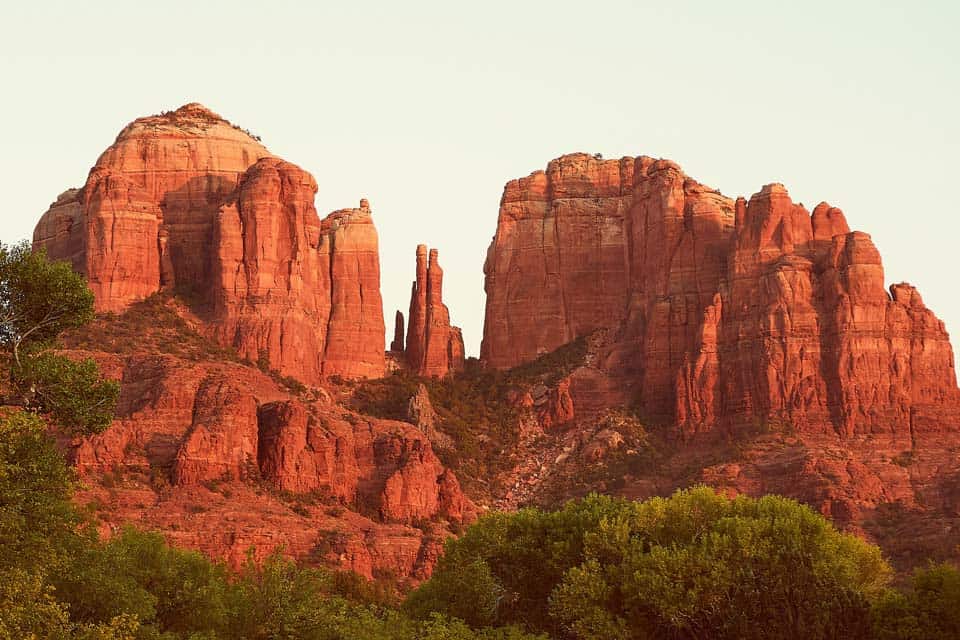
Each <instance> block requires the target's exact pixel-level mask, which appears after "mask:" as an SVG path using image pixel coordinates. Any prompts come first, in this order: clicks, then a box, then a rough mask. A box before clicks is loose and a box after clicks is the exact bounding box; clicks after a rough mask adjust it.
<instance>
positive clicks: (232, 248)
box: [34, 104, 384, 383]
mask: <svg viewBox="0 0 960 640" xmlns="http://www.w3.org/2000/svg"><path fill="white" fill-rule="evenodd" d="M316 191H317V185H316V182H315V181H314V179H313V177H312V176H310V174H308V173H307V172H305V171H303V170H302V169H300V168H299V167H297V166H295V165H293V164H290V163H288V162H284V161H282V160H280V159H278V158H276V157H273V156H271V155H270V153H269V152H268V151H267V149H266V148H265V147H263V146H262V145H261V144H260V143H259V142H258V141H257V140H255V139H254V138H253V137H251V136H250V135H249V134H248V133H247V132H245V131H242V130H240V129H238V128H237V127H235V126H233V125H231V124H230V123H228V122H227V121H226V120H224V119H222V118H221V117H220V116H218V115H217V114H215V113H213V112H211V111H209V110H207V109H206V108H204V107H202V106H200V105H197V104H190V105H186V106H184V107H181V108H180V109H178V110H176V111H174V112H171V113H167V114H164V115H161V116H151V117H147V118H140V119H138V120H136V121H134V122H133V123H131V124H130V125H128V126H127V127H126V128H125V129H124V130H123V131H121V133H120V135H119V136H118V137H117V140H116V142H115V143H114V144H113V145H112V146H111V147H110V148H108V149H107V150H106V151H105V152H104V153H103V154H102V155H101V156H100V158H99V159H98V160H97V163H96V165H95V166H94V168H93V169H92V170H91V171H90V175H89V177H88V179H87V183H86V184H85V185H84V186H83V187H82V188H81V189H78V190H71V191H68V192H66V193H64V194H63V195H61V196H60V198H58V200H57V202H55V203H54V204H53V205H52V206H51V208H50V209H49V210H48V211H47V212H46V213H45V214H44V215H43V217H42V218H41V220H40V222H39V223H38V224H37V227H36V230H35V231H34V246H37V247H44V248H46V250H47V252H48V254H49V255H50V256H51V257H53V258H57V259H67V260H70V261H71V262H72V263H73V265H74V267H75V268H76V269H77V270H78V271H80V272H81V273H83V274H84V275H86V277H87V279H88V282H89V283H90V287H91V289H92V290H93V292H94V295H95V298H96V305H97V309H98V310H100V311H115V312H119V311H123V310H124V309H126V308H127V307H128V306H129V305H130V304H131V303H133V302H136V301H138V300H141V299H143V298H145V297H147V296H149V295H151V294H153V293H156V292H157V291H160V290H161V289H175V290H178V291H186V292H188V293H189V294H190V297H191V298H192V299H194V300H199V301H200V303H201V305H202V306H203V312H204V314H205V315H206V316H207V318H206V319H207V320H208V321H209V324H210V328H211V331H212V333H213V335H214V336H215V337H216V338H217V339H219V340H220V341H221V342H222V343H223V344H226V345H230V346H234V347H236V348H237V349H238V350H239V351H240V353H241V354H243V355H244V356H245V357H247V358H249V359H250V360H253V361H260V362H263V361H264V358H265V359H266V362H267V363H269V366H270V367H271V368H274V369H276V370H278V371H280V372H281V373H283V374H284V375H289V376H293V377H296V378H299V379H301V380H304V381H305V382H311V383H313V382H317V381H319V380H320V379H321V378H322V377H323V376H329V375H342V376H347V377H360V376H378V375H381V374H382V372H383V370H384V357H383V312H382V308H381V304H380V267H379V257H378V248H377V234H376V230H375V229H374V227H373V223H372V220H371V218H370V210H369V206H366V205H363V204H362V205H361V207H360V208H359V209H351V210H343V211H338V212H335V213H333V214H330V216H328V217H327V218H326V219H325V220H324V221H323V222H321V221H320V220H319V218H318V216H317V212H316V209H315V208H314V205H313V198H314V195H315V193H316Z"/></svg>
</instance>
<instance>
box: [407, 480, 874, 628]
mask: <svg viewBox="0 0 960 640" xmlns="http://www.w3.org/2000/svg"><path fill="white" fill-rule="evenodd" d="M487 572H488V573H487ZM890 575H891V571H890V568H889V567H888V566H887V564H886V563H885V562H884V560H883V559H882V557H881V555H880V552H879V550H878V549H877V548H876V547H875V546H872V545H870V544H867V543H866V542H864V541H862V540H860V539H859V538H856V537H854V536H851V535H846V534H841V533H839V532H838V531H836V529H834V528H833V526H832V525H830V523H828V522H827V521H826V520H825V519H824V518H823V517H822V516H820V515H818V514H816V513H814V512H813V511H811V510H810V509H809V508H807V507H804V506H801V505H799V504H798V503H796V502H793V501H791V500H787V499H784V498H779V497H773V496H771V497H765V498H761V499H751V498H745V497H740V498H736V499H728V498H725V497H723V496H721V495H718V494H716V493H714V492H713V491H712V490H710V489H706V488H699V489H693V490H689V491H680V492H677V493H676V494H674V495H673V496H672V497H671V498H667V499H664V498H654V499H651V500H648V501H646V502H642V503H636V502H630V501H627V500H621V499H614V498H609V497H603V496H591V497H588V498H586V499H584V500H581V501H571V502H570V503H568V504H567V505H566V506H565V507H564V508H563V509H561V510H560V511H557V512H552V513H547V512H542V511H539V510H535V509H526V510H523V511H521V512H518V513H516V514H512V515H504V514H494V515H490V516H487V517H484V518H482V519H481V520H480V521H479V522H478V523H477V524H476V525H474V527H472V528H471V529H470V530H468V532H467V534H466V535H465V536H464V537H463V538H461V539H460V540H456V541H451V542H449V543H448V545H447V549H446V553H445V555H444V557H443V558H442V559H441V561H440V564H439V565H438V567H437V570H436V572H435V574H434V576H433V577H432V578H431V579H430V581H428V582H427V583H426V584H425V585H423V586H422V587H421V588H420V589H419V590H418V591H416V592H414V594H412V595H411V597H410V599H409V600H408V603H407V605H406V607H407V610H408V611H410V612H411V613H413V614H416V615H419V616H423V615H425V614H426V613H427V612H431V611H436V612H440V613H445V614H449V615H457V613H462V612H463V611H462V606H463V603H462V601H461V598H462V595H461V594H462V593H463V592H464V591H467V592H468V593H473V594H474V595H473V596H472V597H473V598H474V599H476V600H477V601H478V602H488V601H491V602H496V603H497V604H496V606H495V610H494V611H493V613H492V614H489V615H485V617H483V618H473V619H472V620H473V621H474V622H478V623H490V622H494V623H496V624H521V625H523V626H525V627H527V628H529V629H532V630H535V631H543V632H548V633H551V634H552V635H558V636H563V637H573V638H584V639H586V638H591V639H592V638H596V639H600V638H636V637H663V638H697V637H710V638H773V637H789V638H835V637H844V638H868V637H869V636H870V632H871V630H870V618H869V614H870V605H871V603H872V602H874V601H875V600H877V599H878V598H880V597H881V596H882V595H883V594H884V593H885V591H884V587H885V584H886V583H887V581H888V580H889V578H890ZM466 578H469V580H468V581H467V583H468V584H467V585H462V584H461V582H462V581H463V580H464V579H466ZM435 585H440V587H437V586H435ZM470 585H472V586H470ZM468 586H469V587H470V589H472V591H469V590H468ZM450 587H454V588H450Z"/></svg>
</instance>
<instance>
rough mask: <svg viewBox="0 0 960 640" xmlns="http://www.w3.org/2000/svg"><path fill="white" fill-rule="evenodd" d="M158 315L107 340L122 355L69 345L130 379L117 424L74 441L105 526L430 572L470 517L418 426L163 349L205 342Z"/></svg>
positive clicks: (219, 548) (363, 567) (217, 545)
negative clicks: (127, 335)
mask: <svg viewBox="0 0 960 640" xmlns="http://www.w3.org/2000/svg"><path fill="white" fill-rule="evenodd" d="M163 318H164V316H162V315H161V316H158V317H157V319H156V321H155V322H153V323H150V324H149V325H148V328H147V334H148V335H146V336H144V339H143V340H141V341H137V342H135V343H133V344H131V343H129V342H127V341H120V342H116V343H110V344H107V345H104V347H109V348H111V349H115V348H116V349H118V351H116V352H106V351H91V350H88V349H77V348H75V349H74V350H72V351H67V352H66V354H67V355H70V356H71V357H77V358H85V357H93V358H95V359H96V360H97V362H98V363H99V365H100V368H101V371H103V373H104V375H106V376H108V377H111V378H117V379H120V380H121V381H122V385H121V393H120V399H119V404H118V407H117V414H116V419H115V420H114V423H113V425H112V426H111V427H110V428H109V429H107V430H106V431H105V432H103V433H102V434H98V435H95V436H92V437H89V438H84V439H80V440H76V441H73V442H72V443H70V446H71V451H72V454H71V457H72V459H73V462H74V464H75V465H76V467H77V470H78V472H79V473H80V475H81V476H82V477H83V478H84V485H85V486H84V489H83V491H82V492H81V494H80V499H81V500H93V501H96V502H97V503H99V504H101V508H100V511H99V512H98V516H99V517H101V518H103V519H104V524H105V525H106V524H110V525H111V526H112V525H119V524H120V523H122V522H128V521H134V522H139V523H141V524H142V525H145V526H149V527H151V528H158V529H160V530H161V531H163V532H164V533H165V534H166V535H167V536H168V537H169V538H170V539H171V540H172V541H174V542H176V543H178V544H183V545H186V546H190V547H194V548H198V549H201V550H203V551H204V552H206V553H208V554H210V555H212V556H214V557H222V558H225V559H227V560H228V561H229V562H231V563H232V564H234V565H239V564H241V563H242V562H243V560H244V558H245V555H246V553H247V550H248V548H249V547H250V546H255V547H256V554H257V557H258V558H262V557H265V556H266V555H268V554H269V553H271V552H272V551H273V550H274V549H275V548H277V547H278V546H283V547H284V551H285V553H287V554H291V555H294V556H296V557H298V558H299V559H302V560H305V561H308V562H317V561H319V560H322V561H323V562H324V563H328V564H332V565H334V566H338V567H340V568H343V569H352V570H355V571H358V572H360V573H362V574H364V575H366V576H372V575H374V574H375V573H380V572H383V573H392V574H395V575H397V576H398V577H401V578H408V577H409V578H412V579H422V578H423V577H425V576H427V575H429V572H430V570H431V568H432V566H433V563H434V562H435V561H436V558H437V555H438V554H437V549H436V548H434V547H435V546H436V545H437V544H441V543H442V540H443V538H444V537H445V536H447V535H450V533H449V526H450V524H451V523H456V524H457V526H459V524H460V523H468V522H470V521H472V520H473V519H474V518H475V517H476V513H477V509H476V507H475V506H474V505H473V503H472V502H471V501H470V500H469V499H468V498H466V496H465V495H464V494H463V492H462V491H461V489H460V484H459V482H458V480H457V478H456V476H454V474H453V473H452V472H450V471H449V470H448V469H446V468H445V467H444V466H443V465H442V464H441V462H440V461H439V460H438V459H437V456H436V455H435V454H434V452H433V448H432V446H431V444H430V441H429V438H428V436H427V434H426V433H425V432H424V431H422V430H420V429H419V428H418V427H416V426H414V425H411V424H407V423H404V422H397V421H392V420H381V419H376V418H371V417H368V416H363V415H359V414H356V413H353V412H351V411H348V410H346V409H344V408H343V407H341V406H340V405H337V404H335V403H333V401H332V400H330V399H329V398H328V397H326V396H325V395H321V396H320V397H319V398H318V399H317V400H312V401H308V400H306V399H305V397H304V396H301V397H300V398H296V397H293V395H292V394H291V393H290V392H289V391H288V390H286V389H284V388H283V387H281V386H279V385H278V384H277V382H276V381H274V380H273V379H272V378H271V377H270V376H268V375H266V374H264V373H262V372H261V371H259V370H258V369H256V368H254V367H252V366H249V365H243V364H240V363H237V362H235V361H232V360H230V359H216V358H215V357H211V356H209V355H207V356H206V357H200V354H199V353H194V352H189V353H184V354H183V355H174V354H173V353H166V352H164V349H163V348H161V349H158V348H157V346H158V345H169V350H170V351H174V352H176V351H178V349H179V347H180V345H181V344H185V343H187V342H190V343H191V344H194V345H196V344H198V343H201V344H202V340H201V339H200V338H199V336H196V335H193V336H192V337H190V336H187V335H185V334H184V335H181V334H178V333H176V332H177V331H182V330H183V329H182V328H176V327H175V326H174V325H173V324H172V323H170V322H169V320H164V319H163ZM96 322H98V323H101V322H116V323H117V325H118V326H125V325H126V323H129V322H130V320H126V319H124V318H123V317H119V318H117V319H115V320H111V319H98V320H97V321H96ZM94 335H96V333H94ZM177 336H180V339H179V340H177V339H176V337H177ZM70 340H76V339H75V338H68V342H69V341H70ZM82 343H83V344H94V345H95V344H97V343H98V341H97V340H96V339H95V338H94V339H90V338H87V339H84V340H82ZM264 489H268V490H267V491H264ZM413 525H416V528H415V527H413ZM318 550H319V551H318ZM321 551H322V553H321Z"/></svg>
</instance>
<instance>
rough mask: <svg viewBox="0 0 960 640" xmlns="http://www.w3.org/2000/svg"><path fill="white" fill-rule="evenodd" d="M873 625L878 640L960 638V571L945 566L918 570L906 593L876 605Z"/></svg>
mask: <svg viewBox="0 0 960 640" xmlns="http://www.w3.org/2000/svg"><path fill="white" fill-rule="evenodd" d="M873 625H874V633H875V636H876V638H877V640H946V639H947V638H960V571H958V570H957V569H956V568H955V567H952V566H950V565H948V564H935V565H931V566H929V567H927V568H926V569H918V570H917V571H916V572H915V573H914V574H913V580H912V581H911V585H910V589H909V590H907V591H906V592H905V593H899V592H896V591H891V592H889V593H887V594H886V595H885V597H883V598H881V599H880V600H879V601H878V602H877V603H876V605H875V606H874V609H873Z"/></svg>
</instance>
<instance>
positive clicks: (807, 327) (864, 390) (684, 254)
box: [481, 154, 960, 436]
mask: <svg viewBox="0 0 960 640" xmlns="http://www.w3.org/2000/svg"><path fill="white" fill-rule="evenodd" d="M484 271H485V273H486V290H487V310H486V321H485V324H484V338H483V346H482V349H481V358H482V360H483V361H484V362H486V363H487V364H489V365H491V366H495V367H508V366H513V365H515V364H518V363H520V362H524V361H527V360H530V359H532V358H533V357H535V356H536V355H537V354H539V353H542V352H545V351H550V350H552V349H554V348H556V347H557V346H559V345H560V344H563V343H565V342H569V341H570V340H572V339H573V338H575V337H577V336H578V335H582V334H584V333H587V332H589V331H591V330H594V329H597V328H608V329H611V330H612V331H613V336H614V337H613V338H612V340H611V341H610V342H611V344H610V346H609V348H608V349H607V350H606V351H605V352H604V353H602V354H600V355H599V356H598V358H597V361H596V362H595V363H594V366H593V367H590V368H588V369H585V370H584V372H583V373H580V374H575V375H574V377H573V383H574V384H573V393H574V396H575V397H576V396H577V386H578V375H579V377H580V378H581V379H589V380H590V383H589V385H586V386H589V387H592V388H596V387H597V386H598V385H599V386H604V384H606V385H607V386H608V387H609V386H612V387H614V388H617V389H618V390H619V391H620V392H621V395H622V397H633V398H635V400H636V401H637V403H638V405H639V408H640V410H641V411H642V412H643V413H644V414H645V415H646V416H648V417H650V418H653V419H661V420H664V421H666V422H670V423H674V422H675V423H676V424H677V425H678V426H679V427H680V429H681V430H682V432H684V433H686V434H692V433H696V432H703V431H710V430H713V429H716V428H718V427H722V428H725V429H737V428H739V427H743V426H752V425H756V424H758V423H760V424H766V423H785V424H791V425H793V426H795V427H796V428H798V429H802V430H805V431H813V432H829V433H837V434H840V435H842V436H850V435H853V434H856V433H875V432H884V431H885V432H901V433H913V432H914V431H915V430H917V429H926V430H931V429H938V428H948V427H956V426H960V425H957V424H956V423H957V417H958V415H960V397H958V391H957V385H956V375H955V372H954V366H953V354H952V350H951V347H950V343H949V339H948V336H947V333H946V331H945V329H944V326H943V323H942V322H940V321H939V320H938V319H937V318H936V317H935V316H934V315H933V313H932V312H930V311H929V310H928V309H927V308H926V307H925V306H924V305H923V302H922V300H921V299H920V297H919V295H918V294H917V293H916V291H915V290H914V289H913V288H912V287H909V286H908V285H895V286H894V287H892V288H891V290H890V292H889V293H888V292H887V291H886V290H885V288H884V274H883V268H882V266H881V263H880V256H879V254H878V253H877V251H876V249H875V247H874V246H873V244H872V243H871V241H870V238H869V236H867V235H866V234H863V233H859V232H854V233H851V232H850V231H849V228H848V227H847V223H846V221H845V219H844V216H843V214H842V213H841V212H840V210H839V209H836V208H833V207H830V206H829V205H827V204H821V205H819V206H818V207H817V208H816V209H814V211H813V213H812V214H811V213H809V212H807V211H806V210H805V209H804V208H803V207H802V206H801V205H796V204H794V203H793V202H791V200H790V198H789V196H788V194H787V192H786V190H785V189H784V188H783V187H782V186H780V185H769V186H767V187H764V188H763V190H762V191H761V192H760V193H758V194H755V195H754V196H753V197H752V198H751V199H750V202H749V203H747V202H745V201H743V200H742V199H741V200H739V201H737V202H736V203H734V202H733V201H732V200H730V199H728V198H726V197H724V196H722V195H721V194H720V193H719V192H717V191H715V190H713V189H710V188H707V187H705V186H703V185H701V184H699V183H697V182H696V181H694V180H692V179H691V178H689V177H687V176H686V175H684V174H683V172H682V171H681V170H680V168H679V167H678V166H677V165H676V164H674V163H672V162H669V161H666V160H653V159H651V158H646V157H639V158H636V159H630V158H624V159H621V160H609V161H603V160H599V159H597V158H593V157H591V156H588V155H585V154H574V155H570V156H564V157H562V158H559V159H557V160H554V161H552V162H551V163H550V164H549V166H548V168H547V171H546V172H545V173H544V172H536V173H533V174H531V175H530V176H529V177H528V178H524V179H521V180H517V181H513V182H510V183H508V184H507V186H506V187H505V189H504V194H503V199H502V201H501V207H500V217H499V220H498V225H497V233H496V235H495V237H494V239H493V242H492V243H491V245H490V249H489V251H488V256H487V262H486V265H485V268H484ZM598 377H599V378H605V379H607V380H608V381H610V380H612V383H611V382H607V383H603V382H600V381H598Z"/></svg>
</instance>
